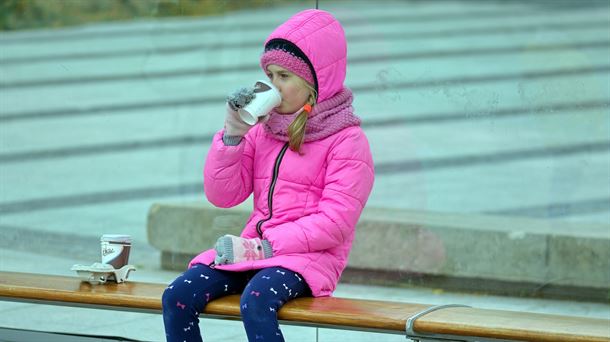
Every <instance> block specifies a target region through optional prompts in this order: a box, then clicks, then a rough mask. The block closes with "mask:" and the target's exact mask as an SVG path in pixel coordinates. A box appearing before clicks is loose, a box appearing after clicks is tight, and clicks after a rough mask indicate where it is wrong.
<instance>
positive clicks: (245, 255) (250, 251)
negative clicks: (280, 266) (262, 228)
mask: <svg viewBox="0 0 610 342" xmlns="http://www.w3.org/2000/svg"><path fill="white" fill-rule="evenodd" d="M214 249H216V258H215V259H214V263H215V264H217V265H224V264H236V263H238V262H242V261H247V260H260V259H266V258H270V257H272V256H273V250H272V249H271V244H270V243H269V241H267V240H261V239H259V238H254V239H245V238H241V237H239V236H234V235H225V236H221V237H220V238H218V240H217V241H216V245H215V246H214Z"/></svg>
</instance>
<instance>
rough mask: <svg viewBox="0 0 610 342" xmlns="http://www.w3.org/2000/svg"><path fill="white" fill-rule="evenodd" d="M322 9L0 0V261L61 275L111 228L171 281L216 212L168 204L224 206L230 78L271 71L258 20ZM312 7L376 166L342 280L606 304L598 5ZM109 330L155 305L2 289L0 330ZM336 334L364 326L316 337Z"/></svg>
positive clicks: (366, 286)
mask: <svg viewBox="0 0 610 342" xmlns="http://www.w3.org/2000/svg"><path fill="white" fill-rule="evenodd" d="M313 7H315V0H314V1H288V0H275V1H273V0H256V1H255V0H252V1H230V0H216V1H215V0H97V1H87V0H1V1H0V28H1V29H2V31H1V32H0V271H23V272H36V273H48V274H61V275H73V273H72V272H71V271H70V267H71V266H72V265H73V264H75V263H81V264H90V263H93V262H96V261H99V260H98V259H99V238H100V236H101V235H102V234H105V233H122V234H130V235H132V237H133V240H134V241H133V246H134V247H133V249H132V254H131V263H132V264H134V265H136V267H137V268H138V271H137V272H135V273H134V274H133V275H132V276H130V278H133V279H134V280H139V281H152V282H169V281H171V280H172V279H173V278H174V277H175V276H177V275H178V274H179V273H180V271H181V270H183V269H184V268H185V267H186V264H185V263H186V261H187V260H188V259H189V258H190V257H191V256H192V255H194V254H195V253H196V251H198V250H201V249H206V248H208V247H210V246H211V245H212V244H213V241H209V243H208V242H206V241H205V240H204V239H198V238H194V240H196V241H194V242H193V241H189V238H188V236H193V235H192V234H197V232H201V234H202V236H203V235H205V234H206V233H205V232H206V231H209V230H206V228H209V227H207V226H206V225H205V224H202V223H201V222H199V223H193V221H192V220H190V219H191V218H192V217H191V216H188V219H187V218H185V217H183V216H180V215H183V214H184V213H183V212H182V211H180V208H192V207H195V208H196V211H197V212H198V213H201V215H211V216H210V217H211V218H209V217H208V218H207V219H206V220H208V219H209V222H215V223H214V224H218V221H222V220H215V218H216V217H220V218H222V217H226V215H227V214H224V213H218V212H217V211H213V208H212V207H211V205H209V204H208V203H207V201H206V199H205V196H204V195H203V185H202V169H203V162H204V160H205V157H206V154H207V150H208V148H209V146H210V142H211V139H212V136H213V134H214V133H215V132H216V131H218V130H219V129H221V128H222V127H223V122H224V115H225V114H224V105H225V104H224V99H225V96H226V94H228V93H229V92H231V91H232V90H233V89H235V88H238V87H240V86H244V85H248V84H251V83H253V82H254V81H255V80H257V79H260V78H264V77H265V75H264V74H263V73H262V71H261V70H260V67H259V57H260V54H261V52H262V47H263V43H264V40H265V38H266V37H267V35H268V34H269V33H271V31H272V30H273V29H274V28H275V27H276V26H277V25H279V24H281V23H282V22H283V21H285V20H286V19H288V18H289V17H290V16H291V15H293V14H294V13H296V12H298V11H300V10H303V9H306V8H313ZM319 7H320V9H324V10H327V11H330V12H332V13H333V14H334V15H335V16H336V17H337V18H338V19H339V20H340V21H341V22H342V24H343V26H344V29H345V31H346V35H347V41H348V73H347V79H346V85H347V86H348V87H350V88H351V89H352V90H353V91H354V97H355V101H354V108H355V112H356V114H357V115H359V116H360V117H361V118H362V119H363V124H362V126H363V128H364V130H365V132H366V134H367V136H368V138H369V141H370V144H371V148H372V152H373V157H374V160H375V167H376V173H377V178H376V182H375V186H374V189H373V193H372V194H371V197H370V199H369V202H368V204H367V211H366V212H365V214H363V218H362V220H361V223H362V224H361V225H359V227H358V231H357V235H356V240H355V247H354V251H353V253H352V256H351V257H350V265H349V267H348V269H347V270H346V272H345V274H344V276H343V278H342V282H341V284H340V286H339V288H338V289H337V292H336V295H337V296H345V297H349V296H352V297H359V298H374V299H382V300H397V301H406V302H422V303H431V304H449V303H455V302H459V303H465V304H468V305H473V306H479V307H490V308H498V309H510V310H526V311H539V312H549V313H557V314H571V315H582V316H590V317H603V318H610V304H609V303H610V264H609V263H610V3H609V2H608V1H607V0H532V1H525V0H523V1H521V0H505V1H501V0H496V1H478V0H428V1H424V0H419V1H417V0H405V1H386V0H383V1H364V0H361V1H360V0H353V1H349V0H345V1H330V0H320V1H319ZM155 204H156V205H158V206H159V207H158V208H162V209H163V210H160V211H159V212H156V211H151V207H153V205H155ZM248 206H249V204H248V203H245V204H244V205H243V206H241V207H240V208H238V209H236V210H237V211H236V213H243V212H245V213H247V210H248V209H249V207H248ZM176 208H178V209H176ZM176 213H178V214H176ZM155 215H157V216H155ZM159 215H168V217H170V216H171V218H166V217H165V216H163V217H161V218H159ZM184 215H187V214H184ZM189 215H190V214H189ZM198 215H199V214H198ZM215 215H216V216H215ZM206 217H207V216H206ZM153 219H156V221H155V220H153ZM151 220H152V221H154V222H153V223H151ZM160 222H161V223H160ZM205 222H208V221H205ZM222 222H224V223H222V224H224V225H226V224H227V223H226V222H227V221H226V220H225V221H222ZM222 224H220V225H221V226H222ZM217 228H218V227H216V228H214V229H217ZM185 232H186V233H185ZM187 233H188V234H187ZM189 234H190V235H189ZM185 236H186V237H185ZM214 240H215V239H214ZM371 251H372V252H371ZM371 253H373V254H374V255H376V256H375V257H372V258H371V257H367V255H371ZM41 310H43V311H42V312H47V313H49V315H52V316H53V317H54V319H49V318H48V315H36V314H33V313H34V312H41ZM74 310H81V311H78V312H79V315H78V317H79V318H77V319H66V318H67V317H74V312H75V311H74ZM83 311H84V312H85V313H82V312H83ZM37 317H39V318H37ZM205 323H206V324H209V325H210V326H212V327H215V328H213V329H208V330H207V331H209V332H207V333H206V332H205V331H206V328H205V327H203V329H204V334H209V335H206V336H207V337H209V338H210V339H211V340H214V338H219V339H220V338H231V339H230V340H245V335H242V334H241V332H239V329H235V324H236V323H234V322H219V321H212V320H210V321H207V320H206V322H205ZM232 324H233V325H232ZM110 325H112V326H113V329H115V331H117V333H118V334H120V335H122V336H130V337H132V338H136V339H138V338H140V339H141V340H149V341H157V340H158V341H161V340H163V330H162V326H161V318H160V316H159V315H145V314H134V313H119V314H117V313H112V312H111V313H108V312H104V311H97V310H90V311H87V309H69V308H59V309H58V308H53V307H45V306H41V305H33V304H17V303H4V302H0V327H14V328H20V329H37V330H47V331H68V332H80V333H82V332H84V331H86V332H93V333H97V334H106V333H107V331H108V326H110ZM134 327H138V328H139V331H138V332H137V333H135V332H134V331H133V328H134ZM291 329H292V330H291ZM316 333H319V332H316ZM316 333H314V332H312V328H304V327H301V328H298V327H290V328H287V331H286V332H285V334H286V335H287V338H291V339H290V340H294V341H297V340H298V341H300V340H302V341H313V340H315V336H316V335H315V334H316ZM348 334H354V335H353V336H352V335H349V336H352V337H351V338H352V339H353V340H355V341H356V340H358V339H361V340H362V341H370V339H371V335H372V334H365V333H359V334H356V333H347V332H340V333H337V332H333V331H331V330H330V329H326V331H325V332H323V333H322V334H321V335H320V340H324V338H326V340H328V341H333V340H337V339H336V338H338V336H340V337H341V338H342V339H343V338H345V337H346V336H348ZM375 338H377V339H378V340H380V341H394V340H396V341H398V339H400V340H401V341H402V340H404V337H400V336H385V335H381V336H378V337H375Z"/></svg>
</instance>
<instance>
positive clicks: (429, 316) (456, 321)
mask: <svg viewBox="0 0 610 342" xmlns="http://www.w3.org/2000/svg"><path fill="white" fill-rule="evenodd" d="M165 287H166V285H164V284H151V283H142V282H134V281H128V282H126V283H122V284H116V283H107V284H105V285H95V286H94V285H90V284H89V283H86V282H81V280H80V279H79V278H77V277H66V276H55V275H43V274H29V273H14V272H0V298H1V299H3V300H10V301H19V302H34V303H43V304H53V305H68V306H79V307H87V308H100V309H115V310H126V311H140V312H154V313H160V312H161V295H162V293H163V291H164V289H165ZM427 310H431V312H427ZM418 314H420V316H418ZM202 316H207V317H210V318H221V319H233V320H239V319H240V313H239V296H238V295H232V296H227V297H224V298H221V299H218V300H214V301H212V302H210V303H209V304H208V305H207V306H206V309H205V313H204V314H203V315H202ZM278 316H279V319H280V321H281V322H282V323H284V324H296V325H305V326H317V327H328V328H335V329H349V330H363V331H371V332H381V333H393V334H403V335H407V337H409V338H411V339H414V340H421V341H436V340H438V341H447V340H449V341H451V340H453V341H497V340H508V341H548V342H551V341H553V342H562V341H565V342H568V341H569V342H581V341H582V342H585V341H587V342H594V341H595V342H602V341H605V342H609V341H610V320H607V319H593V318H581V317H567V316H556V315H546V314H536V313H526V312H511V311H501V310H487V309H476V308H469V307H458V306H455V307H452V306H447V307H435V306H430V305H424V304H409V303H397V302H387V301H376V300H359V299H347V298H335V297H325V298H299V299H296V300H293V301H290V302H288V303H287V304H286V305H284V306H283V307H282V309H281V310H279V312H278ZM410 318H411V319H410Z"/></svg>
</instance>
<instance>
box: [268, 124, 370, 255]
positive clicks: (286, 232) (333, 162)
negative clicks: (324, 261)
mask: <svg viewBox="0 0 610 342" xmlns="http://www.w3.org/2000/svg"><path fill="white" fill-rule="evenodd" d="M373 182H374V169H373V160H372V157H371V151H370V147H369V143H368V141H367V139H366V136H365V135H364V133H363V132H362V130H361V129H358V130H353V131H351V132H350V133H349V134H348V136H347V137H344V139H342V140H341V141H340V142H338V143H337V144H336V145H335V146H334V147H332V148H331V150H330V152H329V154H328V156H327V169H326V176H325V185H324V189H323V191H322V197H321V199H320V202H319V205H318V211H317V212H315V213H313V214H311V215H307V216H303V217H301V218H299V219H298V220H296V221H293V222H288V223H284V224H281V225H278V226H276V227H273V228H270V229H267V230H265V231H264V232H263V237H264V238H265V239H267V240H269V242H270V243H271V246H272V248H273V254H274V255H282V254H288V253H309V252H315V251H321V250H326V249H329V248H333V247H336V246H339V245H341V244H343V243H344V242H345V241H346V240H348V239H353V236H354V230H355V227H356V223H357V222H358V219H359V218H360V214H361V213H362V209H363V208H364V205H365V204H366V201H367V200H368V197H369V194H370V193H371V189H372V187H373Z"/></svg>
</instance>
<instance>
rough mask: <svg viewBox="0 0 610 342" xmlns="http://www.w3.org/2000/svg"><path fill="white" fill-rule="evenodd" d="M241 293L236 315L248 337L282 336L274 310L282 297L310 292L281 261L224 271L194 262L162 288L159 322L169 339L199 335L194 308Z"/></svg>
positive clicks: (271, 338)
mask: <svg viewBox="0 0 610 342" xmlns="http://www.w3.org/2000/svg"><path fill="white" fill-rule="evenodd" d="M236 293H242V295H241V301H240V306H241V316H242V321H243V323H244V328H245V330H246V334H247V335H248V341H265V342H268V341H284V337H283V336H282V332H281V331H280V327H279V324H278V321H277V311H278V309H279V308H280V307H282V305H284V303H286V302H287V301H289V300H291V299H293V298H297V297H302V296H310V295H311V290H310V289H309V286H307V284H306V283H305V280H304V279H303V277H302V276H301V275H299V274H298V273H295V272H292V271H290V270H287V269H285V268H282V267H271V268H265V269H262V270H254V271H248V272H228V271H221V270H218V269H215V268H211V267H209V266H207V265H202V264H197V265H193V267H191V268H190V269H189V270H187V271H186V272H184V273H182V275H181V276H179V277H178V278H176V280H174V282H172V283H171V284H170V285H169V286H168V287H167V289H165V291H164V292H163V301H162V302H163V323H164V324H165V336H166V338H167V341H168V342H170V341H171V342H174V341H180V342H183V341H188V342H192V341H202V339H201V332H200V331H199V314H200V313H201V312H203V309H204V308H205V306H206V304H207V303H208V302H209V301H211V300H214V299H216V298H220V297H223V296H226V295H230V294H236Z"/></svg>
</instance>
